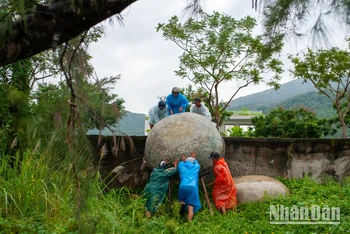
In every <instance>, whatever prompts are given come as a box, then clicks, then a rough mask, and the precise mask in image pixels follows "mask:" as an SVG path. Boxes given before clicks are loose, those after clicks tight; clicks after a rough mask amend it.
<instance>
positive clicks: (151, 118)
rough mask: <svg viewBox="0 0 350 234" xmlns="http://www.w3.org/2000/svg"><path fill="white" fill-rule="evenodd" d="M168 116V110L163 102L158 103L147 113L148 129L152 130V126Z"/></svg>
mask: <svg viewBox="0 0 350 234" xmlns="http://www.w3.org/2000/svg"><path fill="white" fill-rule="evenodd" d="M167 116H169V110H168V107H167V106H166V104H165V102H164V101H159V102H158V105H156V106H154V107H152V108H151V109H150V110H149V112H148V123H149V127H150V128H151V129H152V128H153V126H154V125H155V124H156V123H158V122H159V121H161V120H162V119H164V118H165V117H167Z"/></svg>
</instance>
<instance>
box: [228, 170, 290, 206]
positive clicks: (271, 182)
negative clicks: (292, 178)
mask: <svg viewBox="0 0 350 234" xmlns="http://www.w3.org/2000/svg"><path fill="white" fill-rule="evenodd" d="M233 180H234V181H235V185H236V194H237V204H241V203H243V202H258V201H262V200H263V198H264V197H265V196H268V197H277V196H279V195H282V196H285V195H287V194H289V190H288V188H287V187H286V186H285V185H284V184H282V183H281V182H280V181H278V180H276V179H274V178H272V177H269V176H261V175H246V176H238V177H234V178H233Z"/></svg>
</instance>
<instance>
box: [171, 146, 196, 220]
mask: <svg viewBox="0 0 350 234" xmlns="http://www.w3.org/2000/svg"><path fill="white" fill-rule="evenodd" d="M181 159H182V161H181V162H179V164H178V166H177V168H178V172H179V176H180V187H179V193H178V200H179V202H180V204H181V209H180V214H181V215H182V214H184V213H185V210H186V209H187V210H188V214H187V219H188V220H192V218H193V215H194V214H195V213H196V212H197V211H198V210H199V209H200V208H201V207H202V206H201V202H200V200H199V192H198V177H199V170H200V165H199V163H198V161H197V160H196V153H195V152H192V153H191V156H190V157H186V156H182V157H181Z"/></svg>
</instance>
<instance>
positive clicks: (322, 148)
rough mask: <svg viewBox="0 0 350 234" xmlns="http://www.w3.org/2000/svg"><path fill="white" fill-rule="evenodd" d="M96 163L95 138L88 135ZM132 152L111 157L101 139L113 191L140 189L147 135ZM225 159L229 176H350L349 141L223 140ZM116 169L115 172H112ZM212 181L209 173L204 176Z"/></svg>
mask: <svg viewBox="0 0 350 234" xmlns="http://www.w3.org/2000/svg"><path fill="white" fill-rule="evenodd" d="M89 137H90V140H91V142H92V144H93V146H94V147H95V150H96V162H95V164H96V165H97V164H98V162H99V158H98V157H99V152H100V149H99V146H98V145H97V142H98V141H97V136H89ZM132 139H133V144H134V145H135V150H134V151H132V150H130V143H128V141H126V151H125V152H119V153H118V155H113V154H112V150H111V148H112V142H113V140H112V137H103V138H102V141H101V144H100V145H103V144H105V143H106V146H107V147H108V152H109V153H108V155H107V156H106V157H104V158H103V159H102V161H101V163H100V165H101V172H102V174H103V176H104V178H105V180H106V181H108V183H109V186H110V187H112V188H118V187H123V186H126V187H129V188H132V189H135V188H143V187H144V185H145V183H146V182H147V180H148V178H149V175H150V172H151V170H150V169H149V168H147V167H145V164H143V163H144V161H143V153H144V148H145V143H146V139H147V137H146V136H140V137H132ZM224 140H225V144H226V152H225V156H224V157H225V159H226V161H227V163H228V165H229V167H230V169H231V174H232V176H242V175H266V176H272V177H287V178H302V177H304V176H310V177H312V178H319V177H320V176H323V175H328V176H332V177H334V178H336V179H337V180H342V179H343V178H344V177H345V176H347V175H350V139H278V138H224ZM113 169H115V172H111V171H112V170H113ZM206 179H207V180H212V179H213V175H212V173H211V174H209V175H207V176H206Z"/></svg>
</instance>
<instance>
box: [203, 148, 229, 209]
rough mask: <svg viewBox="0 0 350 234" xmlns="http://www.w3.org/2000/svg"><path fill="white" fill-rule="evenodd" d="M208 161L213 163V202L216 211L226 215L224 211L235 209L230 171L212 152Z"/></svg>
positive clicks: (217, 154) (221, 159)
mask: <svg viewBox="0 0 350 234" xmlns="http://www.w3.org/2000/svg"><path fill="white" fill-rule="evenodd" d="M209 159H211V160H212V161H213V164H214V167H213V170H214V176H215V180H214V182H212V183H211V185H213V186H214V187H213V191H212V195H213V200H214V204H215V207H216V209H218V210H219V211H221V212H222V213H223V214H226V210H228V209H233V208H235V207H236V186H235V182H234V181H233V178H232V176H231V172H230V169H229V168H228V165H227V163H226V162H225V159H224V158H220V154H219V153H217V152H212V153H211V154H210V156H209Z"/></svg>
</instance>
